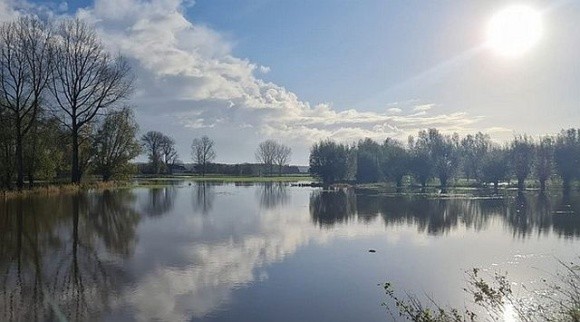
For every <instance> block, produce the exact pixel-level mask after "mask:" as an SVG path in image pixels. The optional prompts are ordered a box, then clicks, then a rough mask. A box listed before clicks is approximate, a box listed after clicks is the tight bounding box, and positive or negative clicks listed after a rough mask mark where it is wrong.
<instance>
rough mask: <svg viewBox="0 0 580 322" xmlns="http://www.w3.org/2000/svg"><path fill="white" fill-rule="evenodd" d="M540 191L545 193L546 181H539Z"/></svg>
mask: <svg viewBox="0 0 580 322" xmlns="http://www.w3.org/2000/svg"><path fill="white" fill-rule="evenodd" d="M540 191H541V192H544V191H546V180H544V179H541V180H540Z"/></svg>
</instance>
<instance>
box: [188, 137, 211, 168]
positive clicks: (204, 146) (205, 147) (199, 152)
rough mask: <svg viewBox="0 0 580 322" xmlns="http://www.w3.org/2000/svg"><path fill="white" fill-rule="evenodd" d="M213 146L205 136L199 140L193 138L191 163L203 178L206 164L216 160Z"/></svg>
mask: <svg viewBox="0 0 580 322" xmlns="http://www.w3.org/2000/svg"><path fill="white" fill-rule="evenodd" d="M213 145H214V142H213V140H212V139H210V138H209V137H207V136H206V135H204V136H202V137H201V138H195V139H194V140H193V143H192V144H191V154H192V156H193V162H195V164H196V165H197V168H198V170H199V171H201V175H202V176H205V174H206V171H207V166H208V164H210V163H211V162H212V161H213V160H214V159H215V158H216V153H215V149H214V148H213Z"/></svg>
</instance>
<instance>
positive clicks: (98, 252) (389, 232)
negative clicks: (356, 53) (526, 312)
mask: <svg viewBox="0 0 580 322" xmlns="http://www.w3.org/2000/svg"><path fill="white" fill-rule="evenodd" d="M371 249H372V250H375V251H376V252H369V250H371ZM579 254H580V194H579V193H577V192H572V194H571V195H568V196H563V195H562V193H561V192H555V193H553V194H549V195H540V194H538V193H537V192H526V193H525V194H520V195H518V194H517V193H515V192H510V193H507V194H504V195H501V196H499V197H498V196H485V195H484V194H477V195H474V194H473V193H461V194H452V195H446V196H444V197H441V196H437V195H432V194H431V195H430V194H427V195H425V194H423V195H420V194H417V195H409V194H406V195H397V194H376V193H375V194H368V193H362V192H355V191H352V190H339V191H322V190H321V189H319V188H304V187H292V186H289V185H288V184H216V183H195V182H192V183H189V182H180V183H178V184H175V185H169V186H164V187H151V188H136V189H132V190H113V191H100V192H88V193H80V194H69V195H66V194H63V195H57V196H50V197H46V196H36V197H28V198H24V199H10V200H6V201H0V320H1V321H12V320H15V321H34V320H55V321H59V320H62V321H77V320H104V321H149V320H154V321H390V320H393V317H391V315H389V313H388V310H387V308H386V307H385V306H382V305H381V303H383V302H384V301H386V297H385V295H384V291H383V289H382V287H381V284H383V283H385V282H391V283H392V284H393V285H394V288H395V289H396V290H397V291H401V292H405V291H409V292H411V293H414V294H419V295H423V294H424V295H425V296H429V297H431V298H433V299H436V300H437V302H438V303H439V304H441V305H451V306H459V307H462V306H463V305H466V303H467V302H469V297H468V295H467V294H465V292H464V291H463V288H464V287H465V281H466V275H465V272H466V271H467V270H470V269H471V268H474V267H478V268H481V269H482V270H483V271H484V272H487V273H489V274H490V275H491V274H492V273H493V272H500V273H505V272H507V273H508V277H509V279H510V280H511V281H514V283H517V284H514V285H521V284H520V283H523V284H524V285H532V286H533V285H536V284H538V282H539V281H540V280H541V278H543V277H545V276H546V275H550V274H553V273H554V272H556V271H557V270H558V267H559V264H558V261H559V260H561V261H563V262H570V261H576V262H578V261H577V259H578V255H579Z"/></svg>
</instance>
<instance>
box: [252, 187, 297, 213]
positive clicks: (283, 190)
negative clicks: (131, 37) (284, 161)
mask: <svg viewBox="0 0 580 322" xmlns="http://www.w3.org/2000/svg"><path fill="white" fill-rule="evenodd" d="M256 191H257V194H258V196H259V200H260V206H262V207H263V208H265V209H274V208H276V207H278V206H281V205H284V204H286V203H287V202H288V200H290V195H289V194H288V187H287V185H286V183H283V182H265V183H264V184H263V185H260V188H259V189H258V190H256Z"/></svg>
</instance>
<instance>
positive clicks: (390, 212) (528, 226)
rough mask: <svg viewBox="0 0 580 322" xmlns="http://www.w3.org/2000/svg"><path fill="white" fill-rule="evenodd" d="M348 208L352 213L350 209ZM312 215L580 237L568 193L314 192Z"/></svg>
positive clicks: (433, 228) (579, 214)
mask: <svg viewBox="0 0 580 322" xmlns="http://www.w3.org/2000/svg"><path fill="white" fill-rule="evenodd" d="M351 208H352V209H351ZM310 213H311V215H312V219H313V221H314V222H315V223H317V224H320V225H324V226H332V225H333V224H335V223H337V222H338V223H340V222H343V221H345V220H346V219H348V218H350V217H355V216H356V218H357V219H358V220H360V221H363V222H367V223H368V222H371V221H373V220H375V219H376V218H381V219H382V220H383V222H384V223H385V225H387V226H391V225H407V226H410V225H413V226H416V227H417V229H418V230H419V231H420V232H425V233H427V234H432V235H440V234H445V233H447V232H449V231H451V230H453V229H456V228H457V227H458V226H460V225H461V226H463V227H466V228H470V229H475V230H476V231H479V230H481V229H485V228H486V227H487V226H488V225H489V223H490V220H491V219H492V218H500V219H501V220H502V222H503V224H504V225H505V226H506V227H507V228H508V229H509V230H511V232H512V234H513V236H514V237H518V238H526V237H528V236H530V235H531V234H532V233H536V234H547V233H549V232H550V231H554V232H555V233H556V234H558V235H559V236H564V237H568V236H580V198H579V196H574V197H573V198H572V197H570V196H569V195H566V194H563V195H558V194H554V195H547V194H538V195H535V194H530V193H528V194H525V193H522V192H519V193H518V194H516V195H515V196H511V195H505V196H500V197H498V196H479V197H478V196H458V197H450V198H439V197H429V196H425V195H400V194H395V195H371V194H357V195H356V196H355V195H354V193H350V194H349V193H348V192H345V191H343V190H340V191H336V192H328V191H314V192H313V193H312V194H311V197H310Z"/></svg>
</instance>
